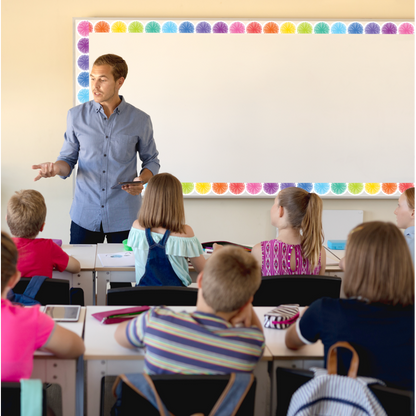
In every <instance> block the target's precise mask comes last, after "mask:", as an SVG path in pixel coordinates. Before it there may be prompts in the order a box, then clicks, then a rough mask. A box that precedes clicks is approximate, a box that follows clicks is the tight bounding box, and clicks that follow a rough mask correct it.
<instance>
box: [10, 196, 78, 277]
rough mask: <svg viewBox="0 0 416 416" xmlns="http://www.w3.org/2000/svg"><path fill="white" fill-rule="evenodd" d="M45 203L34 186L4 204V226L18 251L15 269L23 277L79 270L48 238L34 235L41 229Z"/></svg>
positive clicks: (72, 260)
mask: <svg viewBox="0 0 416 416" xmlns="http://www.w3.org/2000/svg"><path fill="white" fill-rule="evenodd" d="M45 218H46V204H45V200H44V198H43V196H42V194H41V193H40V192H38V191H35V190H33V189H27V190H23V191H19V192H16V193H15V194H14V195H13V196H12V197H11V198H10V200H9V202H8V203H7V216H6V221H7V225H8V226H9V228H10V231H11V233H12V235H13V237H14V238H13V241H14V243H15V244H16V247H17V250H18V252H19V260H18V263H17V269H18V270H19V272H20V273H21V275H22V277H33V276H47V277H52V273H53V270H54V269H56V270H59V271H60V272H63V271H65V270H66V271H68V272H70V273H79V272H80V271H81V265H80V263H79V261H78V260H76V259H74V258H73V257H71V256H69V255H68V254H66V253H65V251H63V250H62V249H61V247H59V246H58V245H57V244H55V243H54V242H53V241H52V240H51V239H49V238H36V236H37V235H38V234H39V233H40V232H41V231H43V227H44V226H45Z"/></svg>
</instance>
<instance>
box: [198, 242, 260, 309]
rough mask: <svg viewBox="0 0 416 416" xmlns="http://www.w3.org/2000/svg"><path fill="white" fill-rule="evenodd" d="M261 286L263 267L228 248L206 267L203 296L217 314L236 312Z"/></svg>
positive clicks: (217, 254) (252, 257) (210, 260)
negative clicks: (261, 268)
mask: <svg viewBox="0 0 416 416" xmlns="http://www.w3.org/2000/svg"><path fill="white" fill-rule="evenodd" d="M260 283H261V270H260V265H259V264H258V262H257V260H256V259H255V258H254V256H252V255H251V254H250V253H247V252H246V251H245V250H243V249H242V248H238V247H232V246H227V247H224V248H222V249H220V250H219V251H218V252H215V253H214V254H213V255H212V256H211V258H210V259H209V260H208V261H207V263H206V264H205V267H204V274H203V278H202V296H203V297H204V300H205V302H206V303H207V305H208V306H210V307H211V308H212V309H213V310H214V312H233V311H237V310H238V309H240V308H241V307H243V306H244V305H245V304H246V303H247V302H248V300H249V299H250V297H251V296H253V295H254V294H255V293H256V291H257V289H258V288H259V286H260Z"/></svg>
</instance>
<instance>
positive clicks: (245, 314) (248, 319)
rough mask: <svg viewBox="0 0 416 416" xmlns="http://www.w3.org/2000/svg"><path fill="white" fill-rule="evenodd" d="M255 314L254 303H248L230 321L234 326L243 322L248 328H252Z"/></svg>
mask: <svg viewBox="0 0 416 416" xmlns="http://www.w3.org/2000/svg"><path fill="white" fill-rule="evenodd" d="M253 314H255V312H254V310H253V305H252V304H251V303H248V304H247V305H246V306H244V307H243V308H242V309H240V310H239V312H238V313H237V315H234V316H233V317H232V318H231V320H230V322H231V324H232V325H233V326H237V325H238V324H243V325H244V326H245V327H246V328H250V327H251V325H252V324H253Z"/></svg>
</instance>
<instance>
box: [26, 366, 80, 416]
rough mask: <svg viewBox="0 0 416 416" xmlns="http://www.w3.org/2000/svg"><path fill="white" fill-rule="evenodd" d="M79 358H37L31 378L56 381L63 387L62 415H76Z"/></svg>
mask: <svg viewBox="0 0 416 416" xmlns="http://www.w3.org/2000/svg"><path fill="white" fill-rule="evenodd" d="M76 363H77V360H54V359H35V360H34V364H33V371H32V376H31V378H33V379H35V378H38V379H40V380H42V382H43V383H56V384H59V385H60V386H61V389H62V415H63V416H76V412H75V407H76Z"/></svg>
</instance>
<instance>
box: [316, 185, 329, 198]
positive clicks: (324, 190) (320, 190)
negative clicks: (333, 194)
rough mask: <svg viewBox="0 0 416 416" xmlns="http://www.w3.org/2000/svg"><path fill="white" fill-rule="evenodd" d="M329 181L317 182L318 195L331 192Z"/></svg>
mask: <svg viewBox="0 0 416 416" xmlns="http://www.w3.org/2000/svg"><path fill="white" fill-rule="evenodd" d="M329 189H330V185H329V183H315V192H316V193H317V194H318V195H325V194H327V193H328V192H329Z"/></svg>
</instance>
